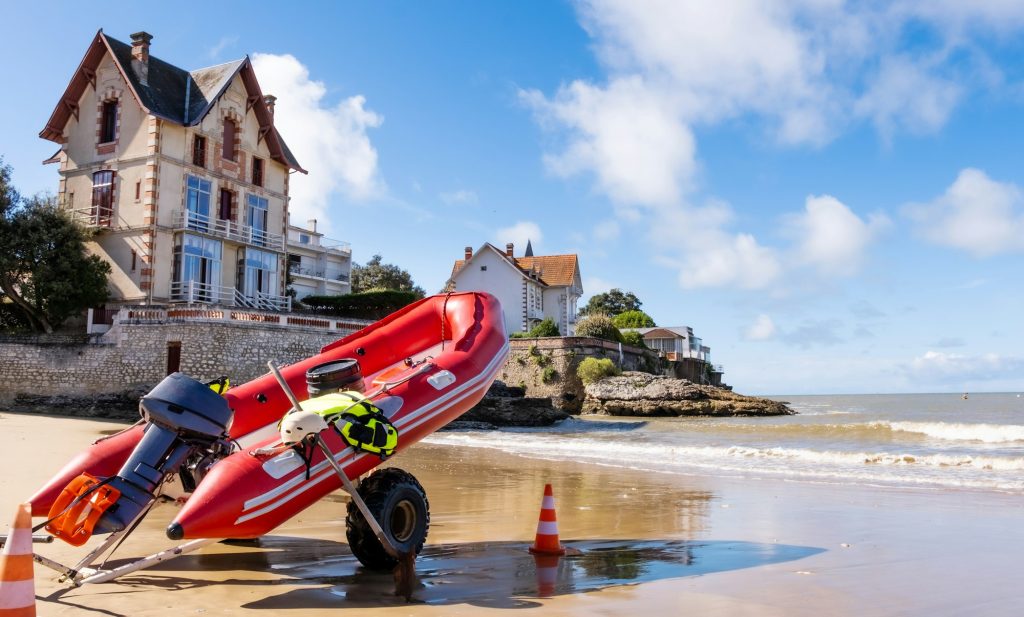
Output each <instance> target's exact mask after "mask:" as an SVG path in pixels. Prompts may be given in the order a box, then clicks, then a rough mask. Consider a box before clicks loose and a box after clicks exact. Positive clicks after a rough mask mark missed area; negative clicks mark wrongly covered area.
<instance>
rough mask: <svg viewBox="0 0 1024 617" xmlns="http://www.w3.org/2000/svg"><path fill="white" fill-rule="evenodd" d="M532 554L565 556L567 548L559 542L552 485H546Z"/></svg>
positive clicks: (531, 550)
mask: <svg viewBox="0 0 1024 617" xmlns="http://www.w3.org/2000/svg"><path fill="white" fill-rule="evenodd" d="M530 552H531V553H534V554H538V555H564V554H565V547H564V546H562V543H561V542H559V541H558V520H557V519H556V518H555V494H554V492H552V490H551V485H550V484H545V485H544V499H543V501H541V504H540V520H538V521H537V538H536V539H535V540H534V541H533V546H531V547H530Z"/></svg>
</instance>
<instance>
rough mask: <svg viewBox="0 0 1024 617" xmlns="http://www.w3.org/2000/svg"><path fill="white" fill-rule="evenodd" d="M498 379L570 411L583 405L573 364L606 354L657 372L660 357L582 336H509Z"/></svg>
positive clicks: (628, 367)
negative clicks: (545, 398) (508, 346)
mask: <svg viewBox="0 0 1024 617" xmlns="http://www.w3.org/2000/svg"><path fill="white" fill-rule="evenodd" d="M511 347H512V350H511V353H510V354H509V358H508V362H506V363H505V368H504V369H503V370H502V372H501V374H500V375H499V376H498V379H500V380H502V381H504V382H505V383H506V384H508V385H510V386H520V387H522V388H523V389H525V390H526V396H529V397H534V398H540V397H548V398H551V399H552V402H553V403H554V404H555V406H556V407H558V408H560V409H564V410H566V411H568V412H570V413H579V411H580V410H581V409H582V408H583V397H584V391H583V382H582V381H581V380H580V378H579V376H577V375H576V368H577V367H578V366H579V364H580V362H582V361H583V360H584V359H586V358H609V359H611V360H612V361H613V362H615V365H616V366H618V367H619V368H621V369H622V370H625V371H646V372H660V371H661V370H662V364H663V361H662V360H660V359H659V358H658V357H657V356H656V355H655V354H654V353H652V352H651V351H649V350H645V349H639V348H637V347H631V346H629V345H619V344H618V343H612V342H609V341H603V340H601V339H596V338H586V337H561V338H537V339H512V340H511Z"/></svg>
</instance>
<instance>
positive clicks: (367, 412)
mask: <svg viewBox="0 0 1024 617" xmlns="http://www.w3.org/2000/svg"><path fill="white" fill-rule="evenodd" d="M301 405H302V409H303V410H304V411H312V412H314V413H317V414H320V415H321V416H323V418H324V421H325V422H327V424H329V425H331V426H333V427H334V430H336V431H338V434H339V435H341V437H342V439H344V440H345V442H346V443H347V444H349V445H350V446H352V447H353V448H355V449H357V450H362V451H364V452H372V453H373V454H377V455H379V456H380V457H381V458H386V457H389V456H391V455H392V454H394V453H395V448H396V447H398V429H396V428H395V426H394V425H393V424H391V422H390V421H389V420H388V419H387V417H386V416H385V415H384V413H383V412H382V411H381V410H380V408H378V407H377V406H376V405H374V404H373V403H372V402H371V401H370V399H368V398H366V397H365V396H363V395H362V394H361V393H359V392H353V391H351V390H350V391H346V392H333V393H331V394H325V395H323V396H318V397H316V398H311V399H308V400H306V401H303V402H302V403H301Z"/></svg>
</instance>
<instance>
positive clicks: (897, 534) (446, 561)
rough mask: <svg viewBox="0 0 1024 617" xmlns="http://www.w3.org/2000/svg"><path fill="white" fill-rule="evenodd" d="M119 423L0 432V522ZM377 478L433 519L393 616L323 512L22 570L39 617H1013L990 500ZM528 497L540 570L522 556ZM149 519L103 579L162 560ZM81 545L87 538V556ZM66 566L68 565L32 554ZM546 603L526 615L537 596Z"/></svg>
mask: <svg viewBox="0 0 1024 617" xmlns="http://www.w3.org/2000/svg"><path fill="white" fill-rule="evenodd" d="M119 426H121V425H119V424H115V423H108V422H97V421H91V420H82V419H66V418H56V417H50V416H38V415H23V414H14V413H6V412H4V413H2V414H0V431H2V434H3V435H4V438H3V440H4V445H5V448H4V449H5V458H4V460H3V462H2V473H0V518H2V519H3V524H4V525H6V522H7V521H8V519H9V518H10V517H11V516H13V513H14V508H15V506H16V504H17V503H18V502H19V501H21V500H23V499H24V498H26V497H27V496H28V495H30V494H31V493H32V492H33V491H34V490H35V488H36V487H38V486H39V485H40V484H41V483H42V482H44V481H45V480H46V479H48V478H49V477H50V476H51V475H52V474H53V473H54V472H55V471H56V470H57V469H58V468H60V467H61V466H62V465H63V464H64V462H65V461H66V460H67V459H68V458H69V457H70V456H71V455H72V454H73V453H75V452H76V451H78V450H79V449H81V448H82V447H84V446H85V445H86V444H88V443H90V442H91V441H92V440H93V439H95V438H96V437H97V436H99V435H100V434H102V432H104V431H110V430H115V429H117V428H118V427H119ZM392 464H394V465H396V466H400V467H402V468H404V469H406V470H408V471H410V472H412V473H413V474H415V475H416V476H417V477H418V478H419V479H420V481H421V482H422V484H423V486H424V487H425V489H426V491H427V495H428V498H429V500H430V504H431V516H432V519H431V526H430V536H429V538H428V540H427V545H426V547H425V548H424V551H423V554H422V555H421V556H420V558H419V559H418V560H417V570H418V573H419V575H420V578H421V581H422V583H423V586H422V587H421V588H420V589H419V590H417V591H416V593H415V596H414V601H413V602H412V603H409V604H406V603H405V602H404V601H403V600H401V599H399V598H397V597H395V596H393V595H392V590H393V581H392V579H391V576H390V575H387V574H383V575H382V574H375V573H367V572H363V571H362V570H361V569H360V567H359V564H358V562H357V561H356V560H355V558H354V557H352V555H351V553H350V552H349V551H348V548H347V546H346V544H345V540H344V537H345V536H344V520H343V519H344V511H345V506H344V502H345V500H346V498H345V497H343V496H342V495H340V494H332V495H331V496H329V498H328V499H325V500H323V501H321V502H320V503H318V504H317V505H316V506H314V507H312V508H310V509H308V510H307V511H305V512H303V513H302V514H300V515H299V516H298V517H296V518H295V519H293V520H291V521H290V522H288V523H287V524H286V525H284V526H282V527H280V528H279V529H277V530H275V532H274V534H273V535H271V536H267V537H264V538H261V539H260V540H258V541H256V542H254V543H245V544H215V545H211V546H209V547H207V548H205V549H203V550H202V551H201V552H199V553H196V554H193V555H188V556H183V557H180V558H178V559H176V560H173V561H170V562H168V563H165V564H161V565H160V566H157V567H154V568H151V569H149V570H146V571H143V572H139V573H136V574H132V575H128V576H125V577H123V578H122V579H120V580H119V581H116V582H114V583H108V584H102V585H93V586H86V587H83V588H78V589H67V588H65V587H64V586H62V585H60V584H58V583H57V582H56V580H55V579H56V575H55V573H52V572H51V571H49V570H47V569H45V568H41V567H39V566H37V568H36V593H37V596H38V599H39V601H38V611H39V614H40V615H44V616H45V615H89V614H95V615H166V614H172V613H173V614H178V615H192V614H216V615H220V614H225V615H235V614H260V613H263V614H275V615H276V614H302V615H320V614H324V615H326V614H338V612H339V611H344V610H351V611H354V613H358V614H360V615H367V614H369V615H377V614H379V615H479V614H487V613H500V612H503V611H504V609H510V608H519V609H529V610H531V611H536V614H543V615H627V614H638V613H639V614H648V615H666V614H702V615H815V616H820V615H858V616H865V615H929V616H935V615H967V614H970V615H1019V614H1020V611H1021V605H1022V602H1024V588H1022V587H1021V586H1020V578H1021V574H1020V567H1019V555H1020V554H1021V553H1022V552H1024V533H1021V530H1020V528H1021V522H1022V521H1024V504H1022V502H1021V499H1020V497H1019V495H1015V494H1009V493H998V492H993V491H966V490H962V491H957V490H940V489H920V490H912V489H894V488H880V487H879V488H875V487H850V486H840V485H830V484H813V483H809V482H787V481H783V480H765V479H760V480H753V479H743V478H733V479H722V478H712V477H705V476H695V475H693V476H687V475H678V474H656V473H649V472H638V471H628V470H626V471H624V470H622V469H620V468H612V467H605V466H601V465H596V464H579V463H566V462H564V461H562V462H554V461H546V460H540V459H531V458H523V457H519V456H513V455H510V454H504V453H502V452H499V451H496V450H491V449H482V448H458V447H453V446H439V445H427V444H419V445H417V446H414V447H413V448H411V449H410V450H409V451H407V452H404V453H402V454H401V455H400V456H397V457H395V459H393V461H392ZM545 482H551V483H552V484H553V485H554V490H555V497H556V500H557V506H558V518H559V527H560V532H561V537H562V540H563V542H564V543H565V544H566V545H568V546H569V547H570V548H571V549H574V550H573V551H572V552H573V553H574V554H571V555H569V556H567V557H565V558H563V559H562V560H561V562H560V563H559V564H558V565H557V569H554V570H544V569H542V572H541V575H542V580H540V581H538V567H537V564H536V563H535V562H534V559H533V558H532V557H531V556H530V555H529V554H528V553H527V551H526V548H527V546H528V545H529V544H530V543H531V542H532V540H533V535H534V532H535V529H536V522H537V514H538V510H539V505H540V498H541V494H542V491H543V486H544V483H545ZM170 515H171V512H170V511H169V510H164V511H161V510H160V509H158V510H156V511H155V512H154V514H153V515H151V516H150V517H149V519H148V520H147V521H146V522H145V523H144V525H143V526H142V527H141V528H140V529H139V531H138V532H137V533H136V534H134V536H133V537H132V538H131V539H130V540H129V541H128V542H127V543H126V544H125V546H124V547H122V548H121V550H120V551H119V552H118V553H117V554H116V555H115V558H114V559H113V560H112V563H118V562H121V560H122V559H124V558H126V557H128V556H133V555H143V554H149V553H151V552H156V551H158V550H162V549H164V548H168V547H169V546H170V541H169V540H167V539H166V538H165V537H164V534H163V528H164V526H165V525H166V523H167V521H168V520H169V519H170ZM94 541H95V540H94ZM36 546H37V549H38V550H39V552H41V553H43V554H45V555H47V556H49V557H51V558H55V559H58V560H60V561H66V562H70V561H72V560H73V559H74V557H75V556H76V555H80V554H81V549H74V548H73V547H70V546H67V545H64V544H61V543H59V542H57V543H54V544H50V545H36ZM549 594H550V597H540V596H542V595H549Z"/></svg>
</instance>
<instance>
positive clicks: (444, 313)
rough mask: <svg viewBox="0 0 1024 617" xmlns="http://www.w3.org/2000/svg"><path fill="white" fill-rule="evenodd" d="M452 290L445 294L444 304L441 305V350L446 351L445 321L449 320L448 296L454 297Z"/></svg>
mask: <svg viewBox="0 0 1024 617" xmlns="http://www.w3.org/2000/svg"><path fill="white" fill-rule="evenodd" d="M452 293H453V292H451V291H449V292H448V293H446V294H445V295H444V304H442V305H441V351H444V322H445V321H447V320H448V298H451V297H452Z"/></svg>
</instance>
